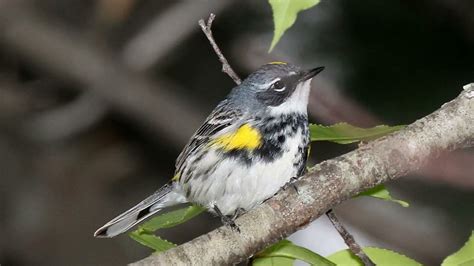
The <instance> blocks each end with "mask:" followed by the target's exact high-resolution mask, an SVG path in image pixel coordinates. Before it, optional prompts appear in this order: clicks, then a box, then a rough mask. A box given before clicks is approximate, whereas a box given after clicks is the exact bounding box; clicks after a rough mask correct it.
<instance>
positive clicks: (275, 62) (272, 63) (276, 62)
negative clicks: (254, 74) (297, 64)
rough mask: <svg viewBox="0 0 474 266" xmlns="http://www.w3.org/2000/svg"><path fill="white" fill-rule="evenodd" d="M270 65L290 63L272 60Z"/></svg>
mask: <svg viewBox="0 0 474 266" xmlns="http://www.w3.org/2000/svg"><path fill="white" fill-rule="evenodd" d="M268 64H270V65H286V64H288V63H285V62H281V61H274V62H270V63H268Z"/></svg>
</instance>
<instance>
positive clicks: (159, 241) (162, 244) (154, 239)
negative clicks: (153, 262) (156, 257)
mask: <svg viewBox="0 0 474 266" xmlns="http://www.w3.org/2000/svg"><path fill="white" fill-rule="evenodd" d="M129 236H130V237H131V238H132V239H134V240H135V241H137V242H138V243H140V244H142V245H144V246H147V247H149V248H151V249H154V250H156V251H158V252H163V251H165V250H168V249H170V248H174V247H176V244H174V243H171V242H169V241H168V240H165V239H163V238H160V237H159V236H155V235H152V234H148V233H140V232H138V230H136V231H133V232H131V233H130V234H129Z"/></svg>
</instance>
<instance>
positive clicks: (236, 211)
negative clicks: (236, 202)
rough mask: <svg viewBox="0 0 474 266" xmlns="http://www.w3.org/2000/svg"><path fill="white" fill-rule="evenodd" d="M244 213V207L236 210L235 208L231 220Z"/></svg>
mask: <svg viewBox="0 0 474 266" xmlns="http://www.w3.org/2000/svg"><path fill="white" fill-rule="evenodd" d="M244 213H245V209H244V208H237V210H235V212H234V215H232V220H234V221H235V219H237V217H239V216H240V215H242V214H244Z"/></svg>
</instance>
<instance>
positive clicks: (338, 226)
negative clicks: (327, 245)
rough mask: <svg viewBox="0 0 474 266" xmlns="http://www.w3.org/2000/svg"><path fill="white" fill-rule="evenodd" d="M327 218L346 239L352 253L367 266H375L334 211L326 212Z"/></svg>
mask: <svg viewBox="0 0 474 266" xmlns="http://www.w3.org/2000/svg"><path fill="white" fill-rule="evenodd" d="M326 216H327V217H328V218H329V221H331V223H332V225H333V226H334V228H336V230H337V232H338V233H339V234H340V235H341V237H342V239H344V242H345V243H346V245H347V246H348V247H349V249H350V250H351V251H352V253H354V255H356V256H357V257H358V258H359V259H360V260H361V261H362V262H363V263H364V265H365V266H375V263H374V262H373V261H372V260H371V259H370V258H369V257H368V256H367V254H365V252H364V251H363V250H362V248H361V247H360V245H359V244H357V242H356V241H355V239H354V237H353V236H352V235H351V234H350V233H349V232H348V231H347V230H346V228H344V226H343V225H342V223H341V222H340V221H339V219H338V218H337V217H336V214H335V213H334V211H333V210H329V211H328V212H326Z"/></svg>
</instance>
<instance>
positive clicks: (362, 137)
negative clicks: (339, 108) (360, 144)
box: [309, 123, 405, 144]
mask: <svg viewBox="0 0 474 266" xmlns="http://www.w3.org/2000/svg"><path fill="white" fill-rule="evenodd" d="M404 127H405V126H386V125H380V126H376V127H372V128H360V127H356V126H353V125H350V124H347V123H338V124H334V125H331V126H323V125H317V124H311V125H310V126H309V130H310V132H311V141H322V140H326V141H332V142H336V143H339V144H349V143H353V142H357V141H368V140H373V139H376V138H379V137H382V136H385V135H387V134H389V133H392V132H395V131H398V130H400V129H402V128H404Z"/></svg>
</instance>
